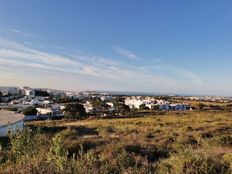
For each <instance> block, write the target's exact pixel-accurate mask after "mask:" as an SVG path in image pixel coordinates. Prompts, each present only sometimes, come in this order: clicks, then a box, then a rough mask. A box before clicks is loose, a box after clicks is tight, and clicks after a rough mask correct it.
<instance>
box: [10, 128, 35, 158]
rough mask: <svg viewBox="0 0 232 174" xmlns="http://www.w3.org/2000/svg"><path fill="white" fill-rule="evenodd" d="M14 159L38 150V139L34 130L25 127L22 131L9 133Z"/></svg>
mask: <svg viewBox="0 0 232 174" xmlns="http://www.w3.org/2000/svg"><path fill="white" fill-rule="evenodd" d="M9 138H10V144H11V151H12V157H13V160H14V161H16V160H17V159H19V158H20V157H21V156H23V155H32V154H33V153H34V152H35V150H36V140H35V139H34V135H33V134H32V130H31V129H29V128H25V129H24V130H23V131H22V132H17V133H16V134H15V135H13V133H9Z"/></svg>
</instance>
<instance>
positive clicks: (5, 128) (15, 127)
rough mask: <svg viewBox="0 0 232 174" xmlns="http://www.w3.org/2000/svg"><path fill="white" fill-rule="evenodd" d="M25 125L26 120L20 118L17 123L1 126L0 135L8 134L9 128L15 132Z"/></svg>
mask: <svg viewBox="0 0 232 174" xmlns="http://www.w3.org/2000/svg"><path fill="white" fill-rule="evenodd" d="M23 126H24V121H23V120H20V121H18V122H16V123H11V124H9V125H4V126H0V137H5V136H7V134H8V132H9V130H11V131H13V132H14V133H15V132H16V131H22V130H23Z"/></svg>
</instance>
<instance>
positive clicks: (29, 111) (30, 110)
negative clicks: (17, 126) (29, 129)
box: [23, 106, 37, 115]
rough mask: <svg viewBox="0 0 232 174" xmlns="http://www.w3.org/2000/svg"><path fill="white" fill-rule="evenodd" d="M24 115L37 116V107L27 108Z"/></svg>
mask: <svg viewBox="0 0 232 174" xmlns="http://www.w3.org/2000/svg"><path fill="white" fill-rule="evenodd" d="M23 114H24V115H36V114H37V110H36V107H33V106H30V107H28V108H26V109H25V110H24V111H23Z"/></svg>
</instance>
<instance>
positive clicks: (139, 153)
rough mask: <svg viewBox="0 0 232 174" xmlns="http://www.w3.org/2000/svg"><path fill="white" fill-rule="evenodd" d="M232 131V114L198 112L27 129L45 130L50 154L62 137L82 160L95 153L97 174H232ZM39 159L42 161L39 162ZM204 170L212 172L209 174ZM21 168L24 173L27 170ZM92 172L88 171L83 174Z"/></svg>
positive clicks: (42, 124) (41, 132)
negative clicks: (226, 158) (230, 160)
mask: <svg viewBox="0 0 232 174" xmlns="http://www.w3.org/2000/svg"><path fill="white" fill-rule="evenodd" d="M231 125H232V115H231V113H229V112H195V111H189V112H167V113H165V115H149V116H146V117H143V118H123V119H120V118H119V119H86V120H81V121H73V122H67V121H49V122H31V123H28V124H27V126H28V127H31V128H32V129H34V130H35V129H37V128H39V130H37V134H39V135H43V136H42V137H43V138H44V137H46V138H44V140H43V141H45V142H46V141H47V148H48V145H49V142H50V139H51V137H52V136H54V135H55V134H60V135H62V136H63V137H64V147H65V149H67V150H68V152H69V156H72V154H78V153H79V152H80V147H81V146H82V147H83V151H84V152H85V153H93V154H94V156H95V157H96V158H97V159H96V161H95V162H94V166H92V167H94V171H97V173H112V171H114V173H130V172H132V173H146V172H150V173H166V174H167V173H180V174H181V173H191V172H192V173H194V172H195V173H211V174H213V173H215V174H216V173H223V174H224V173H226V174H227V173H230V172H231V171H230V169H229V168H228V166H229V164H228V163H227V162H225V161H224V159H223V156H225V155H227V156H228V154H231V153H232V126H231ZM44 135H45V136H44ZM80 145H81V146H80ZM44 149H46V146H44V147H43V151H46V150H44ZM186 152H188V153H186ZM190 152H191V153H190ZM124 153H125V154H124ZM193 154H194V155H193ZM199 157H201V158H199ZM34 158H35V159H34V160H36V156H34ZM41 158H44V157H40V160H38V161H41ZM174 159H178V160H174ZM173 160H174V161H173ZM198 160H199V161H201V162H199V161H198ZM103 161H104V162H103ZM119 161H121V162H122V164H121V163H119ZM123 161H124V162H125V163H124V162H123ZM192 161H193V163H194V162H196V165H197V166H189V167H187V168H190V169H191V171H190V170H187V169H186V166H188V165H190V163H191V164H192ZM171 164H172V165H171ZM201 164H202V165H203V164H204V165H206V166H209V165H212V166H210V168H206V167H204V166H202V165H201ZM216 164H220V165H219V166H218V165H216ZM4 165H6V164H4ZM12 165H13V164H12V163H10V162H9V163H8V164H7V165H6V166H7V167H3V168H2V171H3V170H5V171H10V169H9V168H11V169H12ZM31 165H33V164H31ZM35 165H36V164H35ZM37 165H38V164H37ZM13 166H14V167H15V164H14V165H13ZM16 166H18V165H16ZM119 166H121V168H120V167H119ZM174 166H175V167H174ZM220 166H222V168H220ZM20 167H21V168H23V167H22V165H21V166H20ZM103 168H104V170H103ZM116 168H120V170H116ZM178 170H179V171H178ZM193 170H196V171H193ZM66 171H67V170H66ZM86 171H87V169H86V170H85V171H81V172H80V173H85V172H86ZM110 171H111V172H110ZM203 171H204V172H203ZM0 173H1V172H0ZM3 173H4V172H3ZM16 173H17V172H16ZM38 173H39V172H38ZM70 173H71V172H70ZM74 173H75V172H74Z"/></svg>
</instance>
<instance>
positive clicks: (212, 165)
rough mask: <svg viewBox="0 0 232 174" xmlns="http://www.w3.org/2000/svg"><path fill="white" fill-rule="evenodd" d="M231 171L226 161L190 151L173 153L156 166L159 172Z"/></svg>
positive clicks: (198, 173)
mask: <svg viewBox="0 0 232 174" xmlns="http://www.w3.org/2000/svg"><path fill="white" fill-rule="evenodd" d="M231 172H232V171H231V168H230V166H229V164H228V163H225V162H224V161H219V160H215V159H213V158H211V157H210V156H206V155H205V154H196V153H194V152H192V151H186V152H184V153H183V154H177V155H174V156H172V157H171V158H169V159H167V160H165V161H162V162H161V163H160V164H159V166H158V173H159V174H231ZM158 173H157V174H158Z"/></svg>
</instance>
